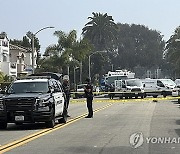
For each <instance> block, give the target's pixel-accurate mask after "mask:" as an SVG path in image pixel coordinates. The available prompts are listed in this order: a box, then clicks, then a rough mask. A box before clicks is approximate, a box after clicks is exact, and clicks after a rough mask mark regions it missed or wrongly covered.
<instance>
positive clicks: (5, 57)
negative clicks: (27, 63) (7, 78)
mask: <svg viewBox="0 0 180 154" xmlns="http://www.w3.org/2000/svg"><path fill="white" fill-rule="evenodd" d="M3 62H7V54H4V53H3Z"/></svg>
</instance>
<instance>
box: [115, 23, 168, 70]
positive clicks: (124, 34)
mask: <svg viewBox="0 0 180 154" xmlns="http://www.w3.org/2000/svg"><path fill="white" fill-rule="evenodd" d="M117 25H118V27H119V29H120V31H119V32H118V50H117V55H116V56H114V57H112V58H113V60H111V61H112V62H114V63H113V64H114V66H115V67H116V68H118V67H120V68H125V69H130V70H132V71H133V70H134V68H135V67H136V66H141V67H145V68H146V69H150V68H152V67H156V68H158V67H161V65H162V61H163V52H164V47H165V42H164V40H163V39H162V37H163V36H162V35H161V34H160V32H158V31H156V30H151V29H149V28H148V27H145V26H144V25H135V24H132V25H129V24H121V23H118V24H117Z"/></svg>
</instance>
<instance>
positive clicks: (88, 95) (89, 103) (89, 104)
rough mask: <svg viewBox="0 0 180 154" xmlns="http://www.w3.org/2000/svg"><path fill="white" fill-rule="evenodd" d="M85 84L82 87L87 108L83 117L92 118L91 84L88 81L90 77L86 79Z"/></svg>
mask: <svg viewBox="0 0 180 154" xmlns="http://www.w3.org/2000/svg"><path fill="white" fill-rule="evenodd" d="M86 82H87V85H86V86H85V88H84V92H85V97H86V99H87V108H88V112H89V113H88V115H87V116H86V117H85V118H93V107H92V101H93V86H92V85H91V83H90V79H89V78H87V79H86Z"/></svg>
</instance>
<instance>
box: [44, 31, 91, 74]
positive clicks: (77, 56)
mask: <svg viewBox="0 0 180 154" xmlns="http://www.w3.org/2000/svg"><path fill="white" fill-rule="evenodd" d="M54 35H55V36H57V37H58V43H57V44H53V45H50V46H49V47H47V48H46V51H45V53H44V55H45V56H48V57H50V58H45V59H44V60H42V61H41V64H42V65H41V67H42V68H43V70H46V71H47V70H54V69H55V70H56V71H57V70H58V71H59V72H62V71H63V68H64V69H65V70H68V69H67V67H68V66H73V67H75V66H77V65H78V66H79V65H80V64H81V63H82V62H83V61H84V60H85V59H86V57H87V55H89V53H90V52H91V51H92V46H91V45H90V43H89V41H88V40H86V39H82V40H77V34H76V31H75V30H72V31H70V32H69V33H68V34H67V33H65V32H63V31H55V32H54ZM70 58H71V60H70ZM47 63H48V65H47ZM81 71H82V68H81ZM65 72H66V71H65Z"/></svg>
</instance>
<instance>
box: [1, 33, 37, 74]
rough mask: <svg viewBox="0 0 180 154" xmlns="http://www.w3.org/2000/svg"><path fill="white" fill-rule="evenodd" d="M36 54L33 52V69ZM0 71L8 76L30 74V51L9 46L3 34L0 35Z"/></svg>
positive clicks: (35, 65)
mask: <svg viewBox="0 0 180 154" xmlns="http://www.w3.org/2000/svg"><path fill="white" fill-rule="evenodd" d="M36 60H37V52H36V51H35V52H34V68H36V67H37V64H36ZM0 71H1V72H3V73H4V74H6V75H8V76H14V77H17V76H18V75H20V74H31V73H32V49H31V48H29V49H28V48H24V47H20V46H16V45H12V44H9V39H8V38H7V35H6V34H4V33H1V34H0Z"/></svg>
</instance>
